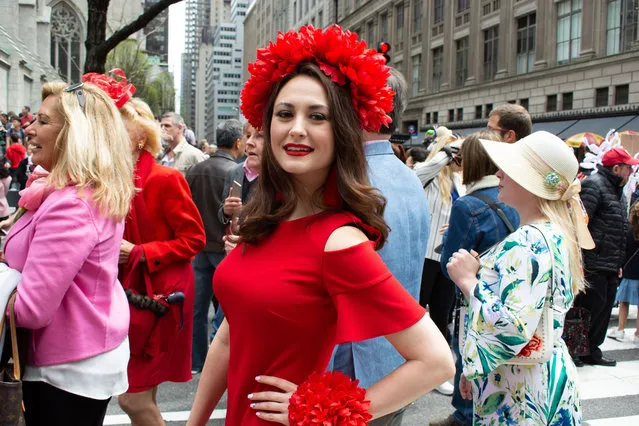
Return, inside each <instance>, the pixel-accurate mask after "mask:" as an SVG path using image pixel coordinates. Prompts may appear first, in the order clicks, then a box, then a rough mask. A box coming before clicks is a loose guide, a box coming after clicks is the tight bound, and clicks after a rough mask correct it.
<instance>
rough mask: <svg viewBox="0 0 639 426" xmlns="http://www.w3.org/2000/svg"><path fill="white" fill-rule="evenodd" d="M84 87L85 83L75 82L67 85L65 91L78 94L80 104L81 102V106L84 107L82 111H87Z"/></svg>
mask: <svg viewBox="0 0 639 426" xmlns="http://www.w3.org/2000/svg"><path fill="white" fill-rule="evenodd" d="M82 87H84V83H75V84H72V85H70V86H67V87H66V88H65V89H64V91H65V92H67V93H75V94H76V96H77V97H78V104H80V108H81V109H82V112H84V113H86V111H85V110H84V104H85V100H84V92H83V91H82Z"/></svg>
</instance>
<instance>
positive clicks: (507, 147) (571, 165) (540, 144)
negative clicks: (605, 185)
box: [480, 131, 595, 249]
mask: <svg viewBox="0 0 639 426" xmlns="http://www.w3.org/2000/svg"><path fill="white" fill-rule="evenodd" d="M480 141H481V144H482V146H483V147H484V149H485V150H486V152H487V153H488V155H489V156H490V158H491V159H492V160H493V162H494V163H495V164H496V165H497V167H499V168H500V169H501V170H502V171H503V172H504V173H505V174H507V175H508V176H509V177H510V178H511V179H512V180H514V181H515V182H517V183H518V184H519V185H520V186H521V187H523V188H524V189H525V190H527V191H528V192H530V193H532V194H534V195H536V196H537V197H540V198H544V199H546V200H564V201H567V202H569V203H570V207H571V209H572V211H573V213H574V214H575V219H576V222H575V227H576V229H575V232H576V234H577V239H578V241H579V245H580V246H581V247H582V248H585V249H593V248H594V247H595V243H594V241H593V240H592V236H591V235H590V232H589V231H588V215H587V214H586V212H585V209H584V208H583V205H582V203H581V199H580V198H579V192H580V191H581V183H580V181H579V179H577V172H578V171H579V162H578V161H577V158H576V157H575V154H574V153H573V150H572V148H570V147H569V146H568V145H566V144H565V143H564V141H562V140H561V139H559V138H558V137H557V136H555V135H553V134H552V133H548V132H544V131H539V132H535V133H532V134H530V135H528V136H526V137H525V138H522V139H520V140H519V141H517V142H515V143H513V144H507V143H504V142H495V141H489V140H484V139H480Z"/></svg>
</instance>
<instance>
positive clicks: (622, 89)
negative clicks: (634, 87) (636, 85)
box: [615, 84, 629, 105]
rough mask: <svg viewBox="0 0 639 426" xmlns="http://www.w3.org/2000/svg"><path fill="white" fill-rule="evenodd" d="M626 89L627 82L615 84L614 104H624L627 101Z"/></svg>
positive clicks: (627, 87)
mask: <svg viewBox="0 0 639 426" xmlns="http://www.w3.org/2000/svg"><path fill="white" fill-rule="evenodd" d="M628 89H629V86H628V85H627V84H623V85H621V86H615V105H625V104H627V103H628Z"/></svg>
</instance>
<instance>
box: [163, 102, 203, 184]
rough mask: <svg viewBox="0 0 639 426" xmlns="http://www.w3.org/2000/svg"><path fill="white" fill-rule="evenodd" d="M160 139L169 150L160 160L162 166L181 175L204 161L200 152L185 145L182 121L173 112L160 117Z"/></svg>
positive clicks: (187, 144)
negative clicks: (166, 143) (167, 144)
mask: <svg viewBox="0 0 639 426" xmlns="http://www.w3.org/2000/svg"><path fill="white" fill-rule="evenodd" d="M160 125H161V126H162V138H163V139H164V140H165V141H167V142H168V143H169V150H168V151H167V152H166V154H165V155H164V158H162V161H161V163H162V165H164V166H168V167H171V168H173V169H177V170H178V171H179V172H180V173H182V175H184V176H186V172H188V171H189V169H190V168H191V167H192V166H194V165H195V164H197V163H199V162H200V161H204V160H206V156H205V155H204V153H203V152H202V151H200V150H199V149H197V148H196V147H194V146H192V145H190V144H189V143H187V141H186V139H185V138H184V128H185V124H184V120H183V119H182V117H181V116H180V115H179V114H177V113H175V112H165V113H164V114H163V115H162V121H161V122H160Z"/></svg>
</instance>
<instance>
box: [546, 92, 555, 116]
mask: <svg viewBox="0 0 639 426" xmlns="http://www.w3.org/2000/svg"><path fill="white" fill-rule="evenodd" d="M546 111H548V112H553V111H557V95H548V96H546Z"/></svg>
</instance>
